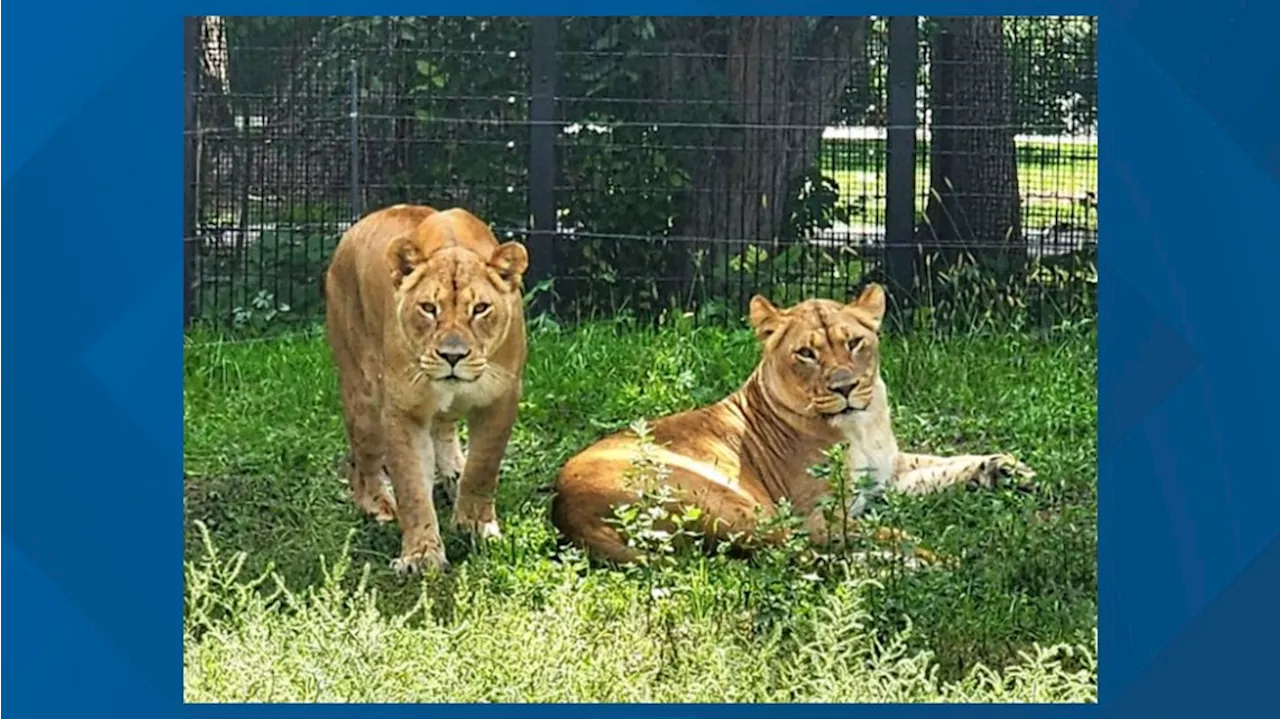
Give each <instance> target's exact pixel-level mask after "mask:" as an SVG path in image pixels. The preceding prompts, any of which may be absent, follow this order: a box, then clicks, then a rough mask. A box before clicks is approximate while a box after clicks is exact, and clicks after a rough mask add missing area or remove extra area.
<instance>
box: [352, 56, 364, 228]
mask: <svg viewBox="0 0 1280 719" xmlns="http://www.w3.org/2000/svg"><path fill="white" fill-rule="evenodd" d="M350 115H351V150H350V151H351V221H352V222H356V221H357V220H359V219H360V215H362V214H364V209H363V207H362V205H363V202H362V201H361V197H360V61H359V60H354V59H353V60H352V61H351V113H350Z"/></svg>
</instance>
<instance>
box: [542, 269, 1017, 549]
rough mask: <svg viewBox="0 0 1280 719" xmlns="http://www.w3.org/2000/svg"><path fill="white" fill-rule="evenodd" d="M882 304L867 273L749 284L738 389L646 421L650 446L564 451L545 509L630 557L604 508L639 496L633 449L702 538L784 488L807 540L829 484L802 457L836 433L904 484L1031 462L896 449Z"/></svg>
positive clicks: (573, 534)
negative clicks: (785, 284)
mask: <svg viewBox="0 0 1280 719" xmlns="http://www.w3.org/2000/svg"><path fill="white" fill-rule="evenodd" d="M884 310H885V296H884V290H883V289H881V287H880V286H879V285H874V284H873V285H869V286H868V287H867V288H866V289H865V290H864V291H863V292H862V294H861V295H860V296H859V297H858V299H857V300H855V301H853V302H851V303H849V304H842V303H840V302H833V301H831V300H820V299H814V300H807V301H805V302H801V303H800V304H798V305H796V306H794V307H791V308H789V309H778V308H777V307H774V306H773V305H772V304H771V303H770V302H769V301H768V300H766V299H765V298H763V297H760V296H756V297H753V298H752V299H751V315H750V320H751V324H752V326H753V327H754V328H755V331H756V335H757V336H758V337H759V339H760V342H761V345H762V355H761V358H760V363H759V364H758V365H756V368H755V370H754V371H753V372H752V373H751V375H750V376H749V377H748V378H747V380H746V382H745V383H744V384H743V385H742V388H741V389H739V390H738V391H737V392H734V393H733V394H731V395H729V396H728V397H726V398H724V399H723V400H721V401H719V402H717V403H715V404H713V405H710V406H707V407H702V408H699V409H695V410H690V411H688V412H682V413H680V414H676V415H672V416H670V417H663V418H661V419H659V420H657V421H655V422H654V423H653V425H652V427H651V435H652V436H651V438H650V442H651V445H652V446H643V445H642V444H641V441H640V438H639V437H637V436H636V435H635V434H634V433H632V432H630V431H627V432H620V433H618V434H615V435H613V436H611V437H606V438H604V439H602V440H600V441H599V442H597V443H595V444H594V445H592V446H590V447H588V448H587V449H585V450H583V451H582V452H580V453H579V454H577V455H576V456H574V457H573V458H572V459H570V460H569V461H568V462H567V463H566V464H565V466H564V468H563V469H561V470H560V473H559V475H558V476H557V477H556V486H555V490H556V497H555V500H554V503H553V505H552V521H553V522H554V523H555V525H556V527H558V528H559V529H560V531H561V532H562V533H563V534H564V535H565V536H567V537H568V538H569V539H570V540H572V541H573V542H575V543H576V544H578V545H581V546H583V547H585V548H587V549H588V550H590V551H591V552H592V553H593V554H595V555H597V556H599V557H601V558H605V559H609V560H614V561H619V562H627V561H630V560H632V559H634V558H635V555H636V552H635V550H634V549H633V548H632V547H630V546H628V544H627V540H626V538H625V537H623V535H622V534H621V533H620V532H619V531H618V529H617V528H616V527H615V526H614V524H613V523H612V522H611V521H610V520H611V518H612V513H613V510H614V509H615V508H616V507H618V506H619V505H622V504H628V503H633V502H635V501H636V499H637V492H638V491H639V489H640V488H639V487H638V486H633V482H632V481H631V480H632V479H633V478H632V476H631V472H629V470H631V469H632V468H633V467H634V466H635V465H636V464H637V460H638V459H640V457H641V454H642V452H643V453H644V455H645V456H646V458H647V461H648V462H650V463H652V464H657V465H661V466H664V467H665V468H666V470H667V473H666V475H665V478H663V479H662V480H661V481H664V482H666V483H667V485H668V486H670V487H671V488H673V489H674V490H675V491H676V496H677V499H678V501H679V503H681V504H684V505H686V506H688V505H693V506H696V507H698V508H699V509H701V510H702V517H703V521H704V525H703V527H702V530H703V531H704V532H706V536H707V537H708V538H709V539H713V540H724V539H729V538H731V537H733V536H734V535H743V534H751V533H752V532H753V530H755V529H756V522H757V518H758V517H761V516H764V517H768V516H770V515H773V514H774V513H775V512H776V511H777V508H778V506H779V504H780V503H781V502H782V500H784V499H786V500H788V501H789V502H790V503H791V505H792V506H793V507H795V509H797V510H798V511H799V512H800V515H801V516H803V517H805V518H806V519H805V527H804V528H805V529H806V530H808V531H809V533H810V537H811V538H812V539H814V540H816V541H818V542H825V541H827V540H828V539H835V537H834V536H832V535H831V534H830V533H829V532H828V528H827V522H826V517H825V516H824V512H823V511H821V509H820V506H819V500H820V499H821V498H822V497H823V496H824V495H826V494H828V492H829V488H828V486H827V485H826V483H825V482H823V481H822V480H820V479H818V478H817V477H814V476H813V475H811V474H809V473H808V471H807V470H808V467H809V466H810V465H812V464H813V463H814V462H816V461H818V460H819V459H820V458H821V456H822V452H823V450H825V449H827V448H829V447H831V446H833V445H835V444H838V443H847V444H848V451H847V454H846V456H847V460H848V463H849V471H850V474H851V475H854V478H855V479H856V478H857V477H858V475H865V474H870V476H871V477H872V479H873V480H874V481H875V482H877V483H885V484H891V485H893V486H894V487H896V488H897V489H899V490H901V491H905V492H909V493H922V492H930V491H935V490H938V489H942V488H944V487H948V486H951V485H954V484H957V483H964V482H975V483H979V484H984V485H991V484H993V483H994V482H995V481H996V479H997V478H998V477H1000V476H1002V475H1020V476H1024V477H1029V476H1030V475H1031V474H1032V473H1031V471H1030V469H1028V468H1027V467H1026V466H1024V465H1023V464H1022V463H1020V462H1018V461H1017V460H1015V459H1014V458H1013V457H1010V456H1009V455H1005V454H992V455H964V456H958V457H934V456H929V455H918V454H904V453H901V452H899V450H898V443H897V440H896V439H895V438H894V435H893V427H892V424H891V422H890V418H889V401H888V391H887V389H886V388H885V384H884V381H883V380H882V379H881V378H880V346H879V345H880V342H879V330H880V323H881V320H882V318H883V317H884ZM837 511H840V510H839V509H838V510H837ZM878 536H879V537H894V536H899V535H898V533H896V532H893V531H888V532H880V533H878Z"/></svg>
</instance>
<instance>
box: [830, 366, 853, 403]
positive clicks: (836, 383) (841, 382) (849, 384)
mask: <svg viewBox="0 0 1280 719" xmlns="http://www.w3.org/2000/svg"><path fill="white" fill-rule="evenodd" d="M857 388H858V378H857V377H854V376H853V373H852V372H850V371H849V370H844V369H842V370H836V371H835V372H833V373H832V375H831V377H830V378H828V380H827V389H829V390H831V391H832V392H834V393H836V394H838V395H840V396H841V397H848V396H849V393H850V392H852V391H854V390H855V389H857Z"/></svg>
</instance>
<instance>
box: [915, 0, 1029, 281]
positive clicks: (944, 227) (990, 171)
mask: <svg viewBox="0 0 1280 719" xmlns="http://www.w3.org/2000/svg"><path fill="white" fill-rule="evenodd" d="M937 22H938V27H937V30H936V32H935V34H934V36H933V42H932V55H933V57H932V58H931V62H930V85H931V92H930V98H929V100H930V107H931V109H932V125H933V132H932V138H931V142H930V147H929V157H930V181H929V201H928V205H927V207H926V210H925V221H924V223H923V224H921V225H920V226H919V227H918V228H917V232H916V237H917V242H918V243H919V244H920V246H921V247H922V249H923V251H924V254H925V257H924V258H923V259H924V260H925V261H924V263H923V265H924V266H923V267H922V268H921V270H922V272H921V274H920V275H919V276H920V277H928V278H929V281H930V282H932V283H933V285H934V287H935V288H936V287H937V275H938V273H939V271H941V270H945V269H946V268H949V267H952V266H954V265H955V264H956V263H957V262H959V261H960V259H961V258H962V257H964V256H966V255H968V256H969V257H972V258H973V260H975V261H976V262H977V263H978V264H979V266H981V267H983V268H986V269H992V270H995V271H996V272H997V273H998V276H1000V277H1001V278H1002V279H1005V278H1008V277H1009V276H1011V274H1012V273H1013V272H1015V271H1016V269H1017V268H1018V267H1020V266H1021V264H1022V263H1023V262H1024V260H1025V257H1026V245H1025V243H1024V242H1023V238H1022V231H1021V228H1022V223H1021V207H1020V196H1019V194H1018V164H1017V151H1016V147H1015V144H1014V135H1015V129H1014V127H1013V125H1012V122H1013V98H1012V92H1011V89H1010V81H1009V61H1008V58H1007V57H1006V55H1005V48H1004V21H1003V19H1002V18H1000V17H955V18H938V19H937Z"/></svg>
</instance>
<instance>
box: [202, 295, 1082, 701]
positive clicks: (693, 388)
mask: <svg viewBox="0 0 1280 719" xmlns="http://www.w3.org/2000/svg"><path fill="white" fill-rule="evenodd" d="M542 291H545V288H534V289H533V290H531V294H536V293H538V292H542ZM531 324H532V325H534V326H535V327H536V329H534V330H533V331H532V336H531V352H530V364H529V366H528V369H527V372H526V385H525V395H524V398H523V400H522V402H521V407H520V417H519V421H518V423H517V426H516V430H515V434H514V436H513V438H512V441H511V446H510V449H509V451H508V453H507V455H506V457H505V458H504V460H503V466H502V470H501V472H502V474H501V481H500V485H499V495H498V509H499V513H500V516H501V519H502V522H503V530H504V539H503V540H502V541H500V542H494V543H490V544H488V545H485V546H472V545H471V543H470V542H469V541H468V540H466V539H465V538H464V537H462V536H460V535H458V534H456V533H455V532H453V531H452V530H451V529H446V534H445V541H446V545H447V548H448V551H449V553H450V558H451V559H452V560H453V561H454V568H455V571H454V572H453V573H451V574H449V575H446V576H443V577H429V578H424V579H421V580H419V581H413V582H401V581H399V580H397V579H396V578H395V577H394V576H393V575H392V574H391V572H390V571H389V570H387V569H386V565H387V562H388V561H389V560H390V559H391V558H392V557H393V556H394V555H395V553H396V552H397V551H398V548H399V535H398V532H397V530H396V529H395V528H394V527H388V526H385V525H375V524H373V523H372V522H369V521H365V520H363V519H362V518H361V516H360V514H359V512H358V511H357V510H356V508H355V507H354V506H353V504H352V503H351V501H350V499H349V498H348V495H347V489H346V486H345V475H344V473H343V471H342V468H341V467H340V466H339V465H340V460H341V458H342V456H343V453H344V451H345V441H344V438H343V429H342V421H341V415H340V411H339V403H338V397H337V387H336V381H335V379H334V376H333V370H332V361H331V359H330V357H329V354H328V349H327V347H326V346H325V344H324V341H323V339H322V338H321V337H320V336H318V333H316V334H312V335H309V336H286V337H277V338H273V339H269V340H262V341H256V342H223V341H219V340H217V339H216V338H212V337H209V336H206V335H203V334H197V335H193V336H191V337H190V338H189V339H188V342H187V347H186V352H185V383H184V402H183V408H184V475H185V477H186V478H185V482H184V516H185V521H186V549H185V557H186V560H187V581H186V595H185V605H184V606H185V610H186V612H185V617H186V621H185V624H184V669H185V671H184V687H185V688H184V696H185V698H186V699H188V700H194V701H238V700H249V701H272V700H274V701H281V700H299V701H317V700H334V701H707V702H722V701H1095V700H1096V695H1097V688H1096V676H1097V674H1096V665H1095V664H1094V659H1093V657H1094V652H1095V651H1096V633H1095V627H1096V622H1097V598H1096V595H1097V566H1096V549H1097V530H1096V518H1097V487H1096V478H1097V474H1096V461H1097V444H1096V442H1097V439H1096V427H1097V409H1096V400H1095V393H1096V366H1097V355H1096V350H1095V342H1096V333H1095V331H1094V329H1093V328H1092V326H1091V325H1084V326H1062V327H1059V328H1056V329H1054V328H1049V329H1047V330H1046V331H1045V332H1044V333H1042V334H1039V335H1030V334H1014V333H1010V332H1009V331H1008V329H1007V328H1005V327H1002V326H999V325H986V326H985V327H984V328H983V329H982V331H981V332H974V333H970V334H967V335H956V334H946V333H938V332H932V333H915V334H911V335H899V334H895V333H890V334H889V335H888V336H887V337H886V340H885V342H884V345H883V353H884V371H885V375H886V381H887V382H888V383H889V386H890V388H891V390H892V391H891V402H892V404H893V407H892V409H893V411H894V417H895V420H896V424H897V428H898V435H899V438H900V440H901V442H902V444H903V446H904V447H906V448H910V449H915V450H919V451H928V452H934V453H939V454H949V453H959V452H986V451H993V450H997V449H998V450H1007V451H1012V452H1015V453H1016V454H1018V456H1019V457H1020V458H1021V459H1023V460H1024V461H1026V462H1027V463H1028V464H1029V465H1031V466H1032V467H1033V468H1035V469H1036V470H1037V472H1038V473H1039V476H1038V478H1037V482H1038V490H1037V492H1036V493H1035V494H1031V495H1026V494H1021V493H1017V492H1013V491H1005V490H1001V491H993V492H963V491H956V492H948V493H944V494H941V495H937V496H933V497H924V498H913V497H903V496H897V495H892V494H890V495H887V496H886V497H885V498H884V500H883V501H881V502H879V503H876V504H875V505H874V507H873V510H872V511H871V512H869V513H868V515H866V517H864V520H863V521H865V522H866V526H867V529H872V528H874V527H876V526H890V527H896V528H901V529H903V530H905V531H906V532H908V533H910V534H911V535H914V536H916V537H919V538H920V539H921V541H922V542H923V543H924V545H925V546H926V547H927V548H929V549H930V550H932V551H934V552H936V553H938V554H940V555H943V556H946V557H950V558H952V559H953V560H954V561H953V562H951V563H949V564H947V565H946V566H944V567H937V568H929V569H925V570H919V571H910V570H908V569H907V568H906V567H904V566H902V564H901V563H900V562H875V561H873V562H857V561H852V559H849V560H847V561H846V560H842V559H841V556H840V555H839V554H836V555H835V556H832V557H823V556H821V554H820V553H818V552H814V551H813V550H812V548H811V547H809V546H808V545H807V543H805V542H804V541H803V537H801V536H800V535H799V533H796V534H795V535H794V537H793V538H792V540H788V542H786V543H784V544H783V545H782V546H777V547H770V548H766V549H765V550H764V551H761V552H759V553H758V554H756V555H755V556H753V557H752V558H750V559H746V560H743V559H736V558H730V557H728V556H725V555H721V554H717V553H706V552H701V551H696V549H697V547H696V544H697V531H698V530H697V527H696V525H695V524H694V520H695V519H696V518H694V517H688V516H686V517H684V518H683V520H684V524H683V525H680V524H677V528H676V530H675V531H670V530H668V535H667V536H664V535H662V534H658V533H653V532H651V533H650V534H648V535H647V536H645V537H644V538H643V539H642V540H641V541H642V542H645V543H648V545H649V546H651V547H653V548H655V549H657V554H658V559H657V560H655V561H653V562H649V563H647V564H641V565H638V566H636V567H632V568H629V569H625V570H614V569H609V568H606V567H602V566H596V565H592V564H589V563H588V562H586V561H585V560H584V559H583V558H582V557H581V555H580V553H578V552H576V551H574V550H572V549H570V548H566V547H564V546H562V545H561V543H560V542H559V541H558V538H557V535H556V532H555V530H554V528H553V527H552V526H551V525H550V522H549V521H548V519H547V511H548V506H547V501H548V495H547V494H546V493H544V492H542V491H540V489H541V488H545V487H547V486H549V485H550V484H551V482H552V479H553V477H554V474H555V472H556V470H557V468H558V467H559V466H561V464H562V463H563V462H564V461H565V460H566V459H567V458H568V457H569V456H571V455H572V454H573V453H574V452H576V451H578V450H579V449H581V448H582V447H584V446H586V444H588V443H589V442H590V441H592V440H594V439H595V438H597V437H599V436H602V435H603V434H605V433H607V432H612V431H616V430H618V429H622V428H625V427H627V426H629V425H632V424H633V423H634V422H636V420H637V419H639V418H655V417H658V416H661V415H663V414H667V413H670V412H674V411H679V410H682V409H687V408H691V407H693V406H697V405H701V404H705V403H707V402H711V401H715V400H717V399H719V398H721V397H723V396H724V395H725V394H727V393H728V392H730V391H732V390H733V389H735V388H736V387H737V386H738V385H739V383H740V382H741V381H742V378H743V377H745V375H746V373H747V372H748V371H749V369H750V368H751V366H752V365H753V364H754V362H755V360H756V356H757V349H756V342H755V340H754V338H753V337H752V336H751V334H750V332H748V331H746V330H745V329H740V328H739V329H721V328H715V327H706V326H703V327H695V326H692V325H691V324H690V323H689V322H688V321H683V320H682V321H677V322H673V323H672V324H671V325H670V326H666V327H662V328H658V329H641V328H638V327H636V326H634V325H631V324H629V323H627V322H625V321H614V322H602V323H593V324H588V325H584V326H581V327H577V328H572V329H571V328H565V327H560V326H558V325H556V324H555V323H554V322H553V321H546V322H543V321H540V320H535V321H534V322H532V323H531ZM840 466H841V462H840V456H839V453H838V452H836V453H833V454H832V456H831V458H830V459H829V461H827V462H825V463H823V464H822V465H820V466H818V467H816V468H815V470H814V471H815V472H817V473H819V474H820V475H826V476H830V477H839V475H840V469H839V468H840ZM641 469H643V463H641ZM663 504H664V502H663V497H662V495H661V493H660V492H657V493H651V494H650V496H649V497H648V498H638V500H637V502H636V503H635V505H634V506H633V508H631V509H629V510H626V511H624V512H623V513H622V514H623V515H624V516H623V517H622V521H624V522H631V523H632V528H633V531H637V533H639V532H643V531H646V529H648V530H653V529H658V530H663V529H665V527H662V526H658V527H656V528H655V527H654V524H653V522H652V521H650V519H646V518H644V517H642V514H643V513H645V512H648V511H650V510H651V509H652V508H654V507H655V506H657V507H658V508H659V509H661V507H662V506H663ZM667 518H668V519H670V518H671V517H667ZM677 518H679V517H677ZM441 519H442V523H443V524H444V526H445V527H446V528H448V527H449V519H448V510H447V509H442V513H441ZM797 520H798V518H797V517H794V516H788V514H787V512H785V511H784V512H782V513H781V516H780V517H779V518H777V520H776V521H777V523H778V524H777V527H778V528H779V529H788V528H790V529H794V528H795V527H796V525H797ZM197 522H199V523H202V524H203V528H204V529H207V536H206V535H204V534H202V532H203V529H202V527H201V524H198V523H197ZM682 536H683V537H686V538H687V540H688V541H683V542H682V541H681V540H680V539H679V538H680V537H682ZM857 549H858V545H857V544H856V543H855V545H854V551H856V550H857ZM846 556H849V555H846ZM655 590H657V591H655Z"/></svg>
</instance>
